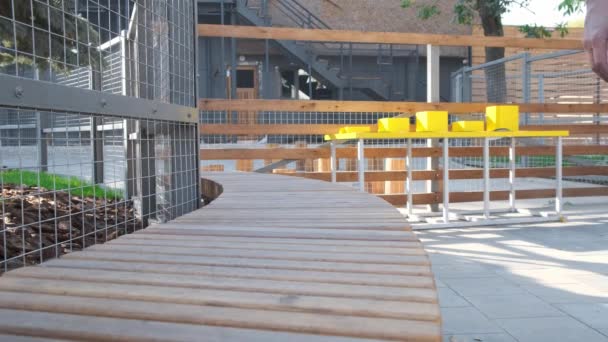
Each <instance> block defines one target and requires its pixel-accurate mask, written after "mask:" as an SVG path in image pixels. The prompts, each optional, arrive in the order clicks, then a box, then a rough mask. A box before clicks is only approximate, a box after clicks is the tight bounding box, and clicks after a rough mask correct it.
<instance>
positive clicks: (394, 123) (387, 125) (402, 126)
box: [378, 118, 410, 132]
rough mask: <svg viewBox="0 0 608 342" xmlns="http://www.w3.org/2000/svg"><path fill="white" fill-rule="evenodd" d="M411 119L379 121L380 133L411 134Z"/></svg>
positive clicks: (385, 119)
mask: <svg viewBox="0 0 608 342" xmlns="http://www.w3.org/2000/svg"><path fill="white" fill-rule="evenodd" d="M409 131H410V118H384V119H380V120H378V132H409Z"/></svg>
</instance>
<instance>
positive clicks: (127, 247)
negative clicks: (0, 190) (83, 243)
mask: <svg viewBox="0 0 608 342" xmlns="http://www.w3.org/2000/svg"><path fill="white" fill-rule="evenodd" d="M207 177H211V178H212V179H214V180H216V181H217V182H218V183H220V184H222V186H223V190H224V192H223V194H222V195H221V196H220V197H219V198H218V199H217V200H215V201H214V202H212V203H211V204H210V205H209V206H207V207H205V208H203V209H201V210H198V211H196V212H193V213H191V214H188V215H185V216H182V217H180V218H178V219H176V220H174V221H172V222H169V223H166V224H162V225H156V226H151V227H149V228H147V229H144V230H141V231H139V232H136V233H134V234H131V235H125V236H122V237H120V238H118V239H116V240H113V241H110V242H108V243H106V244H103V245H95V246H92V247H89V248H87V249H85V250H84V251H81V252H75V253H71V254H68V255H65V256H63V257H62V258H61V259H55V260H50V261H48V262H45V263H44V264H42V265H41V266H36V267H26V268H22V269H18V270H15V271H11V272H8V273H6V274H5V275H3V277H2V278H0V340H6V341H16V340H17V339H16V337H15V335H20V336H22V338H21V339H20V340H23V341H26V340H27V341H32V340H36V341H39V340H40V339H39V338H54V339H60V340H61V339H78V340H80V339H83V340H96V341H99V340H108V341H222V342H232V341H260V342H273V341H277V342H278V341H281V342H282V341H307V342H308V341H337V342H342V341H366V340H367V341H369V340H372V339H374V340H403V341H433V342H437V341H440V340H441V336H440V335H441V329H440V311H439V306H438V304H437V292H436V287H435V283H434V280H433V277H432V274H431V269H430V262H429V260H428V257H427V256H426V254H425V252H424V250H423V248H422V245H421V244H420V242H419V241H418V239H417V237H416V236H415V234H413V233H412V232H411V231H410V230H409V227H408V226H407V224H406V223H405V221H404V220H403V217H402V216H401V215H400V214H399V212H398V211H397V210H395V208H393V207H391V206H390V205H389V204H387V203H386V202H384V201H382V200H380V199H378V198H377V197H375V196H372V195H368V194H364V193H360V192H357V191H355V190H354V189H352V188H349V187H344V186H340V185H335V184H330V183H323V182H319V181H312V180H306V179H297V178H292V177H282V176H276V175H255V174H216V175H207Z"/></svg>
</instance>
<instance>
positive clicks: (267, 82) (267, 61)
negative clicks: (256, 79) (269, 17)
mask: <svg viewBox="0 0 608 342" xmlns="http://www.w3.org/2000/svg"><path fill="white" fill-rule="evenodd" d="M262 88H263V89H262V90H263V93H264V95H263V96H264V97H263V98H264V99H270V98H272V96H271V94H270V41H269V40H268V39H266V40H264V82H263V83H262Z"/></svg>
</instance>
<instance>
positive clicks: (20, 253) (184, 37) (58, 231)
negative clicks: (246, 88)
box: [0, 0, 200, 271]
mask: <svg viewBox="0 0 608 342" xmlns="http://www.w3.org/2000/svg"><path fill="white" fill-rule="evenodd" d="M194 4H195V2H194V1H191V0H125V1H123V0H120V1H114V0H112V1H99V0H44V1H42V0H5V1H2V2H1V5H0V76H2V79H3V82H6V84H7V87H6V89H3V92H2V93H1V94H0V98H1V101H0V167H1V169H0V187H1V190H2V195H1V197H0V205H1V214H2V218H3V223H2V227H1V228H2V242H1V243H0V248H1V250H2V251H1V252H0V256H2V260H1V261H0V271H6V270H8V269H11V268H15V267H19V266H23V265H28V264H33V263H38V262H42V261H44V260H46V259H48V258H52V257H57V256H59V255H61V254H63V253H68V252H71V251H74V250H79V249H82V248H85V247H86V246H89V245H92V244H95V243H100V242H105V241H107V240H109V239H112V238H115V237H117V236H119V235H122V234H127V233H131V232H133V231H134V230H137V229H141V228H144V227H146V226H147V225H149V224H150V223H153V222H157V221H158V222H162V221H167V220H171V219H172V218H175V217H177V216H179V215H183V214H185V213H187V212H190V211H192V210H194V209H196V208H198V206H199V202H200V201H199V195H198V193H199V189H198V183H199V181H198V172H199V170H198V165H197V160H198V148H199V141H198V125H197V123H196V122H194V121H195V119H194V118H191V119H190V117H193V116H194V115H195V114H191V113H192V112H190V111H189V110H190V108H186V107H183V106H189V107H193V106H194V104H195V71H194V69H195V68H194V66H195V62H196V61H195V58H194V54H195V44H194V43H195V39H194V34H195V25H194V18H195V8H194ZM7 75H8V76H7ZM10 76H16V77H10ZM31 80H36V81H31ZM37 81H39V82H37ZM47 83H52V84H47ZM9 85H11V86H9ZM11 87H12V88H14V89H16V88H19V89H22V88H24V89H22V90H23V92H25V93H26V95H25V96H24V97H21V96H20V95H19V96H12V95H14V94H13V90H9V88H11ZM74 88H80V89H74ZM25 89H27V90H25ZM91 90H93V91H98V92H92V91H91ZM7 91H8V92H7ZM36 92H42V93H44V94H37V93H36ZM51 92H52V93H53V94H54V95H53V96H57V97H58V99H52V98H50V97H51V95H48V94H47V93H49V94H50V93H51ZM104 93H105V94H104ZM110 94H114V95H110ZM115 95H122V96H115ZM123 96H129V97H133V98H128V99H126V98H125V97H123ZM80 97H82V98H80ZM135 98H141V99H147V100H153V101H154V102H152V101H142V100H138V99H135ZM56 100H60V101H56ZM97 103H99V104H100V105H99V106H96V104H97ZM64 104H69V105H64ZM140 106H141V107H140ZM108 108H109V109H108ZM165 111H166V112H165ZM186 112H188V113H190V114H188V119H186V116H185V113H186Z"/></svg>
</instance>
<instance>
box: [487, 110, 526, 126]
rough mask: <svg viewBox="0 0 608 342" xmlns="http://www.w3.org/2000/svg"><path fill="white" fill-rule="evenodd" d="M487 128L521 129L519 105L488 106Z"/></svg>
mask: <svg viewBox="0 0 608 342" xmlns="http://www.w3.org/2000/svg"><path fill="white" fill-rule="evenodd" d="M486 126H487V127H486V129H487V130H488V131H490V132H492V131H505V130H506V131H510V132H517V131H519V107H518V106H492V107H487V108H486Z"/></svg>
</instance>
